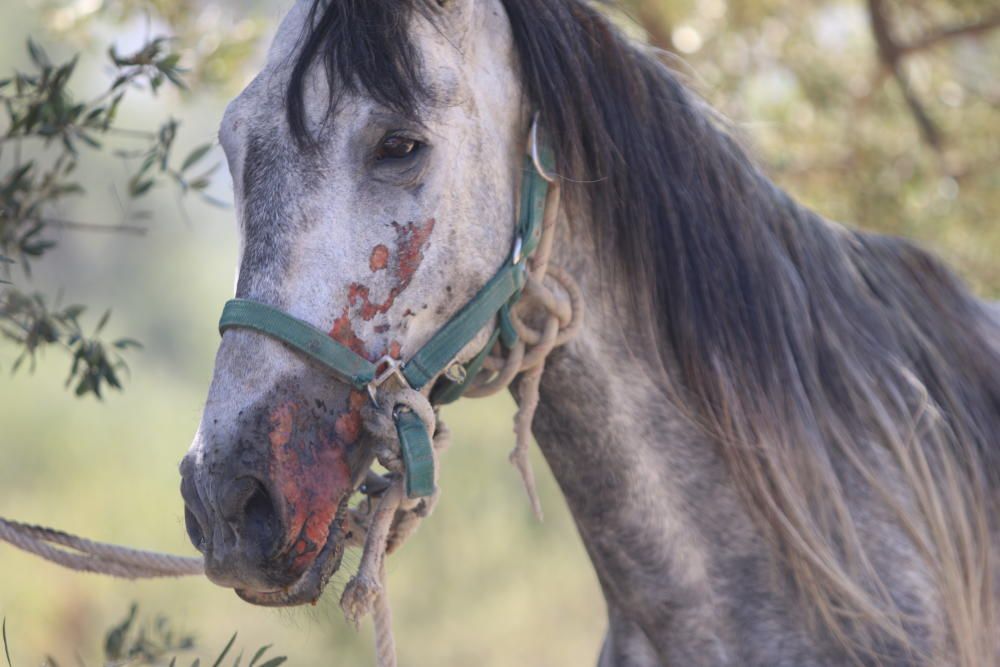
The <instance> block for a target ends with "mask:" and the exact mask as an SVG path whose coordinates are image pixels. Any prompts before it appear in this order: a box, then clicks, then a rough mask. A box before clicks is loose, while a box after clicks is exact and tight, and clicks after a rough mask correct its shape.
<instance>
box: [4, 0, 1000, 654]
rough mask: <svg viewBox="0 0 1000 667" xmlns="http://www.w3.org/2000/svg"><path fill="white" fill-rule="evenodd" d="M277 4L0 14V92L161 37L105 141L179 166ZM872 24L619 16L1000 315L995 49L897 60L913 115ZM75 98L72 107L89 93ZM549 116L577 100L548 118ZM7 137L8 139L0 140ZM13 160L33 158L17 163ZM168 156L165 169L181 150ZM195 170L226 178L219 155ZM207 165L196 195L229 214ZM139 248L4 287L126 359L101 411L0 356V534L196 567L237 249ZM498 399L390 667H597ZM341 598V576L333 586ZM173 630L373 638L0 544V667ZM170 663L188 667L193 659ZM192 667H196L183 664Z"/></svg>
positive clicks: (456, 472)
mask: <svg viewBox="0 0 1000 667" xmlns="http://www.w3.org/2000/svg"><path fill="white" fill-rule="evenodd" d="M887 4H888V6H889V7H890V8H891V9H892V11H893V12H894V19H895V22H894V26H895V28H894V29H895V30H896V31H897V35H896V37H897V38H898V39H899V40H900V42H901V43H907V44H915V43H917V42H916V41H914V40H917V39H918V38H919V37H920V36H921V35H925V34H927V31H928V30H930V29H932V28H933V27H935V26H941V25H945V26H948V25H962V24H965V23H969V22H973V21H975V20H976V19H977V18H978V17H979V16H980V14H981V13H982V12H985V11H986V10H987V9H988V6H989V3H987V2H978V1H975V0H962V2H954V1H949V2H936V1H927V2H919V3H918V2H895V3H887ZM288 5H289V2H288V0H272V1H270V2H268V1H266V0H256V1H255V2H236V1H235V0H233V1H232V2H229V3H226V2H210V1H199V0H161V1H149V0H75V1H72V2H68V1H62V0H52V1H45V2H42V1H35V2H22V1H21V0H8V1H7V2H4V3H2V4H0V79H2V78H4V77H5V76H6V75H7V74H8V73H9V72H10V71H12V70H13V69H15V68H21V67H26V66H27V54H26V52H25V49H24V43H25V40H26V38H27V36H28V35H32V36H34V37H35V38H36V39H37V40H38V41H39V42H40V43H42V44H44V45H45V46H46V48H47V49H48V50H49V51H50V53H51V54H53V56H54V57H55V56H58V57H67V56H69V55H71V54H72V53H74V52H77V51H82V52H83V54H84V55H83V59H82V61H81V68H82V70H83V72H84V74H85V75H84V77H83V79H82V81H83V82H84V83H88V82H89V83H88V85H90V86H92V88H93V90H95V91H96V90H100V89H101V88H102V87H106V85H107V77H108V76H109V74H108V72H107V71H106V68H105V65H104V63H105V59H104V56H103V52H104V50H105V49H106V48H107V45H108V44H109V43H112V42H114V43H116V44H118V45H119V46H120V50H121V51H123V52H124V51H128V49H130V48H135V47H137V46H139V45H140V44H141V43H142V42H143V41H144V39H145V38H146V37H148V36H150V35H154V34H178V35H179V36H180V37H179V41H178V42H177V48H179V49H180V50H181V52H182V53H183V55H184V58H183V60H182V63H181V64H182V65H184V66H186V67H189V68H191V69H192V70H193V72H192V74H191V77H192V78H191V92H190V93H187V94H177V93H175V92H169V91H168V92H164V93H163V94H161V95H160V96H159V97H158V98H155V99H154V98H144V97H142V96H138V97H136V99H135V100H133V101H132V102H130V103H129V104H128V105H127V106H126V108H124V109H123V110H122V113H121V117H120V119H119V124H120V125H122V126H123V127H129V126H135V127H147V126H150V125H153V124H155V123H158V122H159V121H160V120H162V119H164V118H165V117H167V116H168V115H173V116H175V117H177V118H178V119H180V120H181V122H182V127H181V133H182V134H181V139H180V142H181V144H182V146H183V147H185V148H190V147H193V146H196V145H198V144H202V143H205V142H207V141H213V140H214V136H215V131H216V128H217V124H218V122H219V119H220V117H221V114H222V111H223V109H224V106H225V104H226V103H227V101H228V99H229V98H231V96H232V95H233V94H234V93H235V92H237V91H238V90H239V89H240V87H241V86H242V85H244V84H245V83H246V82H247V81H248V79H249V78H250V77H251V76H252V74H253V72H254V71H255V69H254V68H255V64H257V63H259V61H260V58H261V57H262V55H263V51H264V49H265V47H266V43H267V40H268V38H269V35H270V34H271V32H272V31H273V29H274V27H275V25H276V21H277V19H278V18H279V17H280V16H281V15H282V14H283V13H284V11H285V10H286V9H287V6H288ZM869 8H870V5H869V4H867V3H864V2H854V1H841V2H838V1H827V2H811V3H806V2H801V1H796V0H741V1H740V2H726V0H632V1H631V2H629V3H628V4H627V5H626V6H625V10H626V11H624V12H623V13H622V14H623V15H621V16H616V20H619V21H621V23H622V25H624V26H625V27H626V29H627V30H629V31H630V32H632V33H633V34H635V35H636V36H646V37H648V38H649V39H650V41H652V42H653V43H655V44H657V45H658V46H660V47H662V48H664V49H667V50H668V51H669V52H671V53H673V54H674V55H673V57H671V62H672V64H673V67H674V68H675V69H677V70H678V71H679V72H681V73H682V75H683V76H684V77H685V79H686V80H688V81H689V83H690V84H691V85H692V86H693V87H695V88H696V89H697V90H698V91H699V92H700V93H701V94H702V95H703V96H705V97H706V99H708V100H709V101H710V102H711V103H712V104H713V105H715V106H716V107H717V108H719V109H720V110H721V111H722V112H723V113H724V114H725V115H726V116H727V117H728V118H729V119H730V120H731V121H732V122H733V124H734V127H735V129H736V131H737V132H739V133H740V134H741V135H742V136H743V137H744V139H745V140H746V141H747V143H748V144H750V145H751V146H752V147H753V148H754V150H756V151H757V152H758V154H759V155H760V157H761V159H762V161H763V162H764V163H765V165H766V166H767V168H768V170H769V171H770V173H772V174H773V175H774V176H775V178H776V179H777V180H778V182H779V183H780V184H782V185H783V186H784V187H786V188H788V189H789V190H791V191H792V192H793V193H794V194H796V195H797V196H799V197H800V198H801V199H803V200H804V201H806V202H807V203H809V204H810V205H812V206H814V207H815V208H817V209H818V210H819V211H820V212H822V213H824V214H826V215H828V216H829V217H832V218H835V219H838V220H842V221H845V222H848V223H850V224H857V225H860V226H864V227H869V228H875V229H879V230H882V231H886V232H889V233H893V234H901V235H905V236H909V237H912V238H915V239H917V240H919V241H921V242H922V243H923V244H924V245H926V246H927V247H930V248H932V249H934V250H935V251H936V252H938V253H939V254H941V255H942V256H944V257H945V258H946V259H947V260H948V261H949V262H950V263H951V264H952V265H953V266H955V267H956V268H957V269H958V270H959V271H960V272H961V273H962V274H963V276H964V277H965V278H966V279H967V280H969V281H970V282H971V283H972V284H973V285H974V287H975V288H976V289H977V290H978V291H979V292H980V293H981V294H984V295H987V296H992V297H993V298H997V297H998V296H1000V260H998V258H1000V225H998V224H997V203H998V201H1000V169H998V166H1000V165H998V164H997V160H998V156H1000V125H998V122H997V107H998V105H1000V80H998V77H997V76H996V72H998V71H1000V49H998V48H997V47H998V46H1000V42H998V39H997V36H996V35H987V34H984V33H979V34H976V35H973V36H970V37H966V38H960V39H955V40H952V39H948V40H941V41H940V42H937V43H934V44H932V45H929V46H927V47H926V48H920V49H916V48H914V49H912V52H909V53H907V54H906V56H905V61H904V62H903V63H902V65H901V67H902V68H903V71H904V73H905V77H906V80H907V85H908V86H910V87H911V89H912V92H913V94H914V95H915V96H916V98H917V99H918V100H919V102H918V104H919V106H920V107H921V110H922V111H923V112H924V113H926V114H927V116H928V118H929V119H930V120H931V122H932V123H933V127H932V128H931V130H930V131H929V132H930V135H932V136H929V135H928V129H927V128H924V130H923V131H921V130H920V129H919V128H918V124H917V122H916V120H915V114H917V113H920V111H917V110H915V109H914V108H913V106H912V104H908V103H907V102H906V101H905V100H904V98H903V96H902V95H901V93H900V91H901V88H900V86H899V82H898V81H897V80H896V79H895V78H894V77H893V76H891V74H890V73H889V72H888V71H887V69H886V68H885V67H883V66H882V65H881V64H880V61H879V58H878V55H877V50H876V48H875V43H874V41H873V37H872V31H871V27H870V25H869V18H868V12H869ZM85 92H86V91H81V94H82V93H85ZM566 103H567V104H573V103H576V101H574V100H566ZM0 129H3V128H0ZM26 150H28V149H26ZM182 153H183V151H182ZM209 159H210V160H214V161H219V160H221V152H220V151H218V149H216V150H215V151H214V152H213V153H212V154H210V156H209ZM134 167H135V165H131V164H128V163H127V162H126V161H122V160H116V159H111V158H102V157H97V158H95V159H93V160H91V161H90V162H88V163H87V167H86V169H85V172H84V176H83V179H82V180H83V181H84V183H85V185H86V186H87V187H88V191H89V192H88V195H87V196H86V197H83V198H79V199H78V200H76V201H75V202H74V203H73V204H72V205H67V206H66V207H65V208H64V211H63V213H64V214H65V215H66V217H71V218H73V219H75V220H81V221H95V222H103V221H112V222H115V221H120V220H121V219H122V216H123V213H122V211H121V209H120V204H119V197H118V196H117V192H118V190H117V188H120V187H121V186H122V183H123V182H125V181H127V179H128V177H129V175H130V174H131V172H132V170H134ZM226 181H227V177H226V175H225V170H224V169H223V170H221V172H220V174H219V175H218V178H217V179H216V181H215V182H213V185H212V187H211V188H210V192H211V194H212V195H213V196H214V197H217V198H219V199H222V200H226V201H228V200H230V198H231V193H230V190H229V185H228V183H227V182H226ZM143 208H146V209H149V210H151V211H153V212H154V214H155V215H154V216H153V218H152V219H150V220H148V221H145V222H144V223H143V224H145V225H146V226H147V227H148V232H147V234H146V235H145V236H143V237H134V238H133V237H131V236H123V235H120V234H96V233H74V232H65V233H62V234H60V235H59V237H58V238H59V240H60V246H59V248H57V249H56V250H55V251H53V252H52V253H49V254H48V255H46V257H45V258H44V260H43V261H42V262H39V263H36V264H35V265H34V266H33V269H34V270H33V272H32V276H31V277H30V278H29V277H26V276H25V275H24V274H23V273H22V272H20V271H18V270H15V271H14V273H13V280H14V282H15V285H16V287H17V288H19V289H21V290H24V291H34V290H38V291H41V292H43V293H45V294H47V295H49V296H50V298H53V299H54V298H56V297H57V296H58V295H61V298H62V299H63V301H64V302H68V303H75V302H82V303H86V304H88V305H89V306H90V307H91V308H92V310H93V312H92V313H91V318H90V319H89V320H86V318H85V320H86V321H87V322H89V326H92V325H93V323H94V320H95V319H96V317H98V316H99V314H100V313H101V312H102V311H103V310H104V309H105V308H108V307H110V308H112V309H113V315H112V319H111V321H110V324H109V330H110V331H111V332H112V333H113V334H114V335H121V336H130V337H134V338H137V339H139V340H141V341H142V343H143V345H144V350H142V351H141V352H132V353H130V354H129V355H128V360H129V366H130V368H131V372H130V374H129V376H128V377H127V380H126V383H125V384H126V390H125V391H124V392H123V393H117V392H112V393H111V394H110V395H109V396H108V397H107V398H106V400H104V401H103V402H100V403H98V402H96V401H94V400H93V399H92V398H86V399H78V398H75V397H74V396H73V394H72V392H71V391H68V390H65V389H64V388H63V382H64V380H65V376H66V370H67V365H68V364H67V363H66V359H65V358H64V356H62V355H60V354H59V352H58V351H57V350H50V351H48V352H47V353H46V354H45V355H44V356H43V357H42V358H41V359H40V360H39V364H38V367H37V369H36V370H35V372H34V373H33V374H32V373H28V372H26V369H22V370H21V371H20V372H18V373H17V374H16V375H11V374H10V373H9V371H10V366H11V362H12V360H13V358H14V356H15V355H16V352H17V350H16V349H15V348H13V347H12V346H8V347H4V346H3V344H2V343H0V374H2V375H0V378H2V379H0V452H2V465H0V515H2V516H7V517H11V518H16V519H19V520H23V521H28V522H37V523H42V524H46V525H53V526H56V527H60V528H64V529H67V530H70V531H73V532H79V533H83V534H85V535H87V536H90V537H93V538H96V539H102V540H108V541H114V542H119V543H124V544H129V545H132V546H142V547H147V548H153V549H159V550H167V551H173V552H176V553H184V554H191V553H192V549H191V547H190V545H189V543H188V540H187V538H186V537H185V531H184V522H183V508H182V504H181V500H180V496H179V493H178V484H179V476H178V473H177V463H178V461H179V460H180V458H181V456H182V455H183V454H184V452H185V451H186V449H187V446H188V443H189V441H190V438H191V436H192V434H193V433H194V430H195V428H196V426H197V422H198V418H199V414H200V409H201V405H202V401H203V399H204V396H205V393H206V390H207V386H208V381H209V377H210V374H211V369H212V363H213V354H214V351H215V347H216V344H217V340H218V338H217V332H216V322H217V320H218V315H219V310H220V307H221V305H222V303H223V302H224V301H225V300H226V299H227V298H229V297H230V296H231V294H232V286H233V278H234V269H235V255H236V234H235V232H236V230H235V224H234V217H233V213H232V211H230V210H225V209H220V208H216V207H212V206H209V205H207V204H205V203H202V202H200V201H198V200H197V199H192V198H190V197H188V198H184V199H183V200H180V199H179V198H178V197H177V196H176V193H174V192H173V191H172V190H170V189H169V188H162V189H158V190H157V191H156V192H155V193H154V194H153V196H152V198H151V199H149V200H148V201H146V202H145V203H144V204H143ZM512 413H513V403H512V401H511V400H510V399H509V398H507V397H502V398H496V399H489V400H483V401H471V400H470V401H462V402H460V403H459V404H458V405H457V406H453V407H450V408H448V409H446V411H445V419H446V421H447V422H448V423H449V425H450V426H451V427H452V428H453V430H454V438H453V447H452V449H451V450H450V451H449V452H448V453H447V455H446V456H445V458H444V461H443V478H442V481H441V487H442V489H443V494H442V500H441V503H440V505H439V506H438V509H437V511H436V513H435V514H434V516H433V517H432V519H430V520H429V521H427V522H425V524H424V525H423V526H422V528H421V529H420V532H419V534H418V535H417V536H416V537H415V538H414V539H412V540H411V541H410V542H409V543H407V545H406V547H405V548H404V549H403V550H402V551H401V552H399V553H398V554H396V555H394V556H392V558H391V559H390V561H389V576H390V582H389V587H390V594H391V598H392V603H393V610H394V615H395V627H396V633H397V644H398V649H399V654H400V662H401V664H404V665H442V666H445V665H473V664H474V665H486V666H488V665H581V664H592V663H593V662H595V660H596V656H597V653H598V651H599V648H600V644H601V639H602V635H603V631H604V608H603V603H602V599H601V596H600V592H599V589H598V585H597V582H596V580H595V577H594V575H593V573H592V571H591V569H590V567H589V564H588V561H587V559H586V555H585V554H584V551H583V548H582V546H581V544H580V542H579V539H578V537H577V535H576V532H575V530H574V527H573V525H572V522H571V520H570V517H569V515H568V512H567V510H566V507H565V504H564V502H563V500H562V498H561V496H560V495H559V493H558V490H557V488H556V486H555V483H554V482H553V480H552V478H551V475H550V474H549V472H548V469H547V467H546V465H545V463H544V461H543V460H542V459H541V457H540V456H538V455H537V453H536V454H535V456H534V464H535V467H536V470H537V471H538V472H539V476H540V478H541V481H540V490H541V494H542V499H543V504H544V507H545V510H546V520H545V522H544V523H543V524H538V523H536V522H535V521H534V520H533V518H532V516H531V513H530V510H529V507H528V504H527V502H526V500H525V498H524V497H523V493H522V491H521V488H520V482H519V479H518V477H517V476H516V474H515V473H514V472H513V470H511V469H510V468H509V466H508V465H507V463H506V455H507V451H508V450H509V448H510V447H511V446H512V444H513V441H512V433H511V416H512ZM340 585H341V586H342V585H343V581H341V582H340ZM133 601H136V602H138V603H139V604H140V614H141V615H142V616H143V617H144V618H146V619H149V621H150V622H152V620H153V619H154V618H155V617H156V616H157V615H159V614H163V615H165V616H167V617H169V619H170V621H171V623H172V625H173V627H174V628H176V630H177V631H179V632H189V633H192V634H194V635H195V636H196V637H197V641H198V647H197V649H196V650H195V652H194V653H192V654H189V655H191V656H196V655H200V656H202V657H203V658H205V657H209V656H212V655H214V654H215V653H217V652H218V650H219V649H220V648H221V647H222V646H223V645H224V644H225V643H226V641H227V640H228V638H229V637H230V636H231V635H232V633H233V632H239V638H238V639H237V644H238V645H239V646H242V647H245V648H246V649H248V650H252V649H254V648H256V647H257V646H260V645H261V644H267V643H271V644H274V645H275V647H276V649H277V651H278V653H280V654H283V655H288V656H289V660H290V664H294V665H356V664H367V663H368V662H369V661H370V660H371V637H370V630H369V628H368V627H367V626H363V627H362V628H361V630H360V631H359V632H356V631H355V630H354V629H353V628H350V627H348V626H347V624H346V623H345V621H344V620H343V618H342V617H341V615H340V613H339V610H338V609H337V606H336V596H335V595H328V596H327V598H326V599H325V600H324V601H323V602H321V603H320V604H319V605H318V606H317V607H315V608H312V609H304V610H293V611H272V610H265V609H259V608H255V607H252V606H249V605H247V604H245V603H243V602H241V601H239V600H238V599H237V598H236V596H235V595H234V594H233V593H232V592H231V591H228V590H223V589H220V588H217V587H215V586H213V585H212V584H210V583H209V582H208V581H207V580H196V579H187V580H175V581H166V582H152V583H150V582H142V583H124V582H121V581H115V580H110V579H103V578H99V577H96V576H90V575H80V574H75V573H70V572H66V571H63V570H60V569H58V568H56V567H54V566H51V565H48V564H45V563H43V562H41V561H39V560H36V559H34V558H32V557H30V556H27V555H24V554H22V553H20V552H18V551H15V550H14V549H12V548H9V547H7V546H5V545H0V615H3V616H5V617H6V623H7V632H8V636H9V639H10V651H11V657H12V659H13V662H14V665H15V667H18V666H24V665H37V664H40V663H42V662H43V660H44V659H45V657H46V656H47V655H51V656H53V657H54V658H55V659H56V660H57V661H58V662H59V664H77V663H76V660H77V656H79V657H80V658H81V659H82V660H83V661H84V662H85V663H86V664H88V665H94V664H100V656H101V655H102V653H101V651H102V643H103V638H104V633H105V631H106V630H107V629H108V628H109V627H111V626H112V625H113V624H114V623H115V622H116V621H117V620H119V619H120V618H121V617H123V616H124V615H125V613H126V612H127V610H128V608H129V606H130V604H131V603H132V602H133ZM189 662H190V660H187V662H186V663H185V664H187V663H189ZM203 662H204V660H203Z"/></svg>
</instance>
